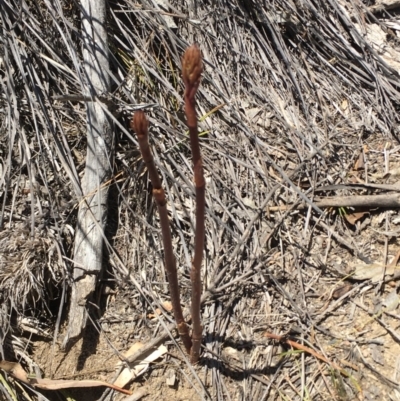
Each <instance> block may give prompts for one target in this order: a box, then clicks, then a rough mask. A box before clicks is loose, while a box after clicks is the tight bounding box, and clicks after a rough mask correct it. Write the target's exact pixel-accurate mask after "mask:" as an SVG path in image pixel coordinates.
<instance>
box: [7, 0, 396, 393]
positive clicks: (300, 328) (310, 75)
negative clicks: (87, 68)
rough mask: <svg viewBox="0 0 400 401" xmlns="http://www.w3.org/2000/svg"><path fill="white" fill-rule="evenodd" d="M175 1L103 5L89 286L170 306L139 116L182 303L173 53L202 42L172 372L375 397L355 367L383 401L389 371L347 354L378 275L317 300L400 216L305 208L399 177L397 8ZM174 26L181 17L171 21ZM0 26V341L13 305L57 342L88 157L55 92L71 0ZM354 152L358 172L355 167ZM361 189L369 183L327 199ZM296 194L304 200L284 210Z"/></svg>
mask: <svg viewBox="0 0 400 401" xmlns="http://www.w3.org/2000/svg"><path fill="white" fill-rule="evenodd" d="M182 3H183V2H181V1H175V0H174V1H171V7H170V10H169V12H168V13H166V12H164V11H162V10H161V9H160V8H157V7H156V6H155V5H154V4H155V3H153V2H152V1H140V2H133V1H126V0H121V1H119V2H118V1H116V2H110V3H109V7H110V9H109V10H108V13H109V39H110V53H111V71H112V74H113V88H114V91H113V93H111V94H105V95H107V96H105V99H100V100H98V101H104V104H107V105H110V106H112V107H111V108H112V109H113V113H114V114H113V115H114V120H115V127H116V129H115V140H116V149H115V160H114V180H113V181H112V182H110V183H109V185H111V199H110V208H111V209H110V210H111V212H110V221H109V226H108V231H107V233H106V235H107V237H108V244H107V249H108V254H107V255H106V257H105V268H106V269H107V274H105V276H104V277H105V278H104V280H103V284H104V282H105V281H106V282H107V283H109V284H110V283H111V284H110V285H111V286H112V287H113V288H114V289H116V290H121V291H122V288H123V289H124V291H127V288H128V289H129V293H130V294H131V296H132V298H134V299H135V302H137V306H138V307H140V308H142V309H143V311H145V312H144V313H145V314H146V312H147V311H151V310H152V309H153V308H157V307H158V305H159V304H160V303H161V302H163V301H164V300H166V299H168V291H167V286H166V277H165V271H164V269H163V263H162V260H163V255H162V249H161V247H160V244H161V239H160V228H159V223H158V218H157V214H156V213H154V205H153V203H152V198H151V190H150V188H149V184H148V180H147V175H146V172H145V171H144V169H143V163H142V161H141V158H140V156H139V152H138V148H137V142H136V139H135V138H134V137H133V136H132V133H131V132H129V131H128V128H127V127H128V120H129V118H130V116H131V112H132V110H133V109H135V108H141V107H144V108H146V110H147V114H148V115H149V116H150V121H151V131H150V141H151V145H152V150H153V153H154V158H155V162H156V165H157V166H158V168H159V169H160V171H161V174H162V178H163V182H164V186H165V188H166V191H167V197H168V202H169V203H168V208H169V213H170V218H171V221H172V236H173V241H174V246H175V254H176V257H177V262H178V263H177V265H178V270H179V275H180V279H181V285H182V299H183V300H184V302H185V304H184V306H185V307H186V306H189V303H190V301H189V300H190V293H189V288H190V280H189V276H188V274H189V271H190V266H191V260H190V259H191V256H192V254H193V235H194V229H193V228H194V212H195V196H194V186H193V183H192V176H193V172H192V169H191V158H190V150H189V141H188V139H189V138H188V130H187V127H186V126H185V123H184V120H183V117H182V115H183V109H182V108H183V98H182V96H183V85H182V81H181V79H180V58H181V56H182V53H183V50H184V49H185V48H186V47H187V46H188V45H189V44H191V43H193V42H197V43H198V44H199V46H200V48H201V50H202V53H203V57H204V63H205V72H204V78H203V81H202V86H201V87H200V89H199V94H198V97H197V101H198V107H199V114H200V122H199V126H200V130H201V134H200V137H201V140H200V145H201V148H202V152H203V160H204V170H205V178H206V186H207V192H206V204H207V210H206V252H205V261H204V263H203V280H204V288H205V290H207V289H212V293H210V292H209V293H208V294H209V295H208V299H207V302H206V303H205V305H204V307H203V311H202V314H203V317H204V321H203V325H204V334H205V342H204V346H205V350H204V352H203V356H202V357H203V359H202V363H201V364H200V366H198V367H197V368H196V370H193V369H191V368H190V367H189V366H190V365H189V364H188V363H183V364H180V365H179V369H180V372H181V375H182V377H186V378H187V379H182V380H183V381H185V380H187V382H188V383H192V384H193V388H194V389H196V391H198V397H199V399H201V398H202V399H207V398H211V399H218V400H225V399H227V400H234V399H243V400H245V399H246V400H266V399H268V400H300V399H301V400H332V399H338V400H339V399H340V400H346V399H353V397H356V396H358V397H359V398H360V397H361V396H360V394H361V393H360V389H362V390H363V394H364V395H365V394H369V393H371V394H372V390H371V389H370V387H369V382H370V381H371V379H370V378H368V380H367V379H366V377H367V374H366V373H363V374H364V376H363V375H362V374H361V373H362V372H361V371H363V370H365V369H366V368H365V366H367V365H370V368H371V369H366V370H367V371H368V372H371V374H372V377H376V376H378V377H379V380H378V381H379V382H380V383H381V384H382V386H383V387H382V388H381V390H380V391H381V395H382V397H383V398H381V399H389V398H388V397H389V396H390V397H392V399H396V398H395V396H396V395H395V393H394V390H393V388H395V387H397V384H394V382H395V381H396V378H395V377H388V373H387V370H386V369H385V368H383V367H382V365H380V364H379V363H377V362H374V360H368V361H367V359H366V356H365V353H364V356H363V355H362V352H361V351H363V349H362V347H363V346H364V345H365V344H367V345H368V344H369V343H370V342H373V341H375V340H376V338H379V336H381V334H379V335H378V334H376V333H375V332H374V333H375V334H376V335H377V336H378V337H374V336H372V331H371V332H369V333H366V334H358V333H357V332H353V331H352V330H353V329H354V327H353V326H355V327H357V325H358V322H357V319H358V318H359V319H361V320H362V319H364V320H365V317H364V318H363V317H362V316H364V315H360V313H361V312H360V309H357V307H356V306H354V307H353V306H352V305H355V304H352V303H351V302H350V301H351V300H355V299H358V298H359V297H361V295H362V294H364V295H365V296H367V295H368V294H369V295H370V298H368V299H369V300H370V299H372V298H373V290H374V289H375V287H376V286H377V285H374V286H371V285H370V284H369V283H368V282H361V284H357V283H355V285H354V287H353V289H352V292H351V293H348V294H345V295H344V296H343V297H342V298H340V297H339V300H337V301H335V300H333V299H332V293H333V291H334V290H336V289H337V287H338V285H339V284H341V283H342V279H343V277H345V276H346V273H347V272H346V266H347V265H348V262H349V261H350V260H356V258H355V256H358V257H359V258H360V259H362V260H364V261H375V260H376V259H377V258H380V257H382V258H384V259H385V261H386V260H387V257H388V255H390V254H391V253H393V252H394V251H395V249H396V246H397V240H396V238H395V236H388V235H386V236H385V235H383V234H376V233H375V234H374V233H373V230H378V231H379V232H389V231H395V230H396V224H398V222H399V216H398V212H397V211H389V212H385V213H381V212H380V211H379V210H378V211H376V210H375V211H369V215H368V217H367V218H366V217H364V222H363V223H362V224H360V223H359V224H358V226H357V225H356V226H353V225H349V224H348V223H346V222H345V221H344V219H343V218H342V217H341V216H340V214H339V213H335V212H334V211H322V210H321V209H320V208H319V207H318V206H316V205H315V204H314V203H313V199H314V193H315V194H317V193H318V195H321V190H319V191H318V189H320V188H321V187H326V186H328V185H338V184H348V183H349V182H352V179H353V178H352V177H353V176H354V175H356V176H357V179H358V181H359V182H361V184H362V183H363V182H377V183H386V182H387V181H390V180H391V181H394V180H396V174H397V173H395V171H397V170H398V168H399V160H398V155H397V153H398V147H397V143H398V134H399V100H400V91H399V84H398V82H399V76H398V71H399V66H400V64H399V63H398V61H397V57H399V60H400V56H398V54H399V53H398V50H399V44H398V39H397V34H396V32H397V31H396V29H397V28H393V26H394V24H393V21H394V17H393V18H392V17H390V15H389V14H371V13H369V12H368V8H367V6H366V5H364V4H363V3H362V2H359V3H356V2H344V1H343V2H341V1H336V0H331V1H325V2H319V1H312V0H307V1H305V2H302V3H301V5H300V4H298V3H297V2H289V1H284V0H276V1H274V2H272V3H268V7H267V6H266V5H263V4H262V2H261V1H259V0H254V1H244V0H243V1H239V0H232V1H230V2H228V1H223V0H217V1H215V2H205V1H203V2H200V1H197V2H189V4H192V3H193V6H192V5H191V6H183V5H182ZM194 4H196V7H195V6H194ZM21 7H22V8H21ZM391 12H392V13H393V15H394V16H395V15H396V10H394V11H391ZM171 17H172V18H173V20H174V23H175V24H176V28H173V27H168V25H167V22H168V21H169V18H171ZM388 27H390V28H391V29H392V30H391V31H388ZM0 29H1V31H2V33H1V35H0V37H1V42H0V52H1V53H0V55H1V59H0V68H1V71H0V73H1V80H0V85H1V89H2V90H1V95H0V122H1V125H0V133H1V137H0V141H1V142H0V157H1V160H0V162H1V163H0V167H1V174H0V183H1V184H0V190H1V198H0V200H1V216H0V219H1V220H0V224H1V227H2V228H1V230H2V231H1V232H0V244H1V247H0V283H1V288H2V291H1V298H2V302H3V309H2V316H1V323H2V326H1V328H0V333H1V336H2V339H4V336H5V333H7V332H8V330H9V328H10V319H11V322H12V323H13V325H12V327H13V328H14V329H13V330H14V331H15V330H16V328H15V325H14V321H13V318H14V315H15V316H16V315H23V316H25V315H26V316H32V317H34V318H37V319H39V320H46V321H48V322H50V324H52V329H53V333H55V334H54V335H55V336H57V333H58V332H59V330H60V319H61V317H62V314H63V313H64V312H65V311H64V310H63V309H65V305H64V304H63V302H59V301H60V298H61V297H62V296H63V295H62V294H64V292H63V288H66V289H68V287H69V285H70V277H71V269H72V264H71V259H72V258H73V255H72V254H71V252H72V239H73V235H74V228H75V224H76V211H77V206H78V202H79V197H80V194H81V187H80V177H81V175H82V171H83V167H84V157H85V152H86V150H85V146H86V140H85V129H86V128H85V127H86V121H85V118H86V114H85V104H84V102H83V101H62V100H63V99H62V98H60V96H61V97H62V96H64V95H66V94H70V95H77V96H78V99H79V95H80V93H81V88H82V84H83V82H84V80H85V77H84V76H82V72H81V71H82V65H81V59H82V58H81V54H80V37H79V9H78V5H77V4H75V3H71V2H61V1H54V2H39V3H35V2H31V1H28V2H27V3H25V2H22V3H21V2H18V1H11V2H10V3H7V2H5V1H0ZM372 31H373V32H375V34H380V35H381V36H379V35H378V36H371V32H372ZM393 32H394V37H393V36H391V33H393ZM377 37H383V38H384V40H385V43H379V41H377V39H376V38H377ZM385 46H386V47H385ZM64 100H65V98H64ZM360 155H361V157H362V159H363V162H364V164H363V169H364V170H361V171H358V172H357V171H355V170H354V166H355V163H356V161H357V160H359V158H360ZM396 169H397V170H396ZM317 191H318V192H317ZM356 193H358V194H363V193H364V194H366V193H369V194H372V193H378V191H377V190H376V191H375V190H373V189H370V188H368V189H364V190H363V191H361V192H360V191H358V190H356V189H353V188H350V189H338V190H332V189H330V190H325V191H322V194H323V195H346V194H356ZM300 202H303V203H305V204H306V205H308V207H307V208H306V209H305V211H304V210H302V211H297V210H296V204H298V203H300ZM279 205H293V208H291V209H289V210H288V211H286V212H279V211H278V212H274V213H269V211H268V206H270V207H271V206H279ZM368 219H369V220H368ZM370 228H372V230H371V229H370ZM379 235H380V236H379ZM378 287H379V288H380V285H378ZM17 289H18V290H17ZM385 291H386V292H385ZM388 292H390V291H389V290H387V289H386V290H385V288H383V289H382V290H381V292H380V293H379V294H380V295H381V297H382V298H383V299H384V296H385V294H387V293H388ZM371 294H372V295H371ZM369 295H368V296H369ZM55 299H56V300H57V299H58V301H57V302H55V301H54V300H55ZM371 305H372V304H371ZM352 308H353V309H352ZM354 308H355V309H354ZM371 308H372V306H371ZM371 308H369V309H371ZM367 309H368V308H367ZM355 310H357V311H358V312H357V313H356V312H355ZM350 312H351V313H352V314H351V313H350ZM362 313H364V312H362ZM104 316H107V315H106V314H105V315H104ZM104 316H103V319H104ZM343 316H345V318H344V317H343ZM360 316H361V317H360ZM94 318H95V320H96V316H94ZM119 318H120V319H121V321H122V320H123V319H129V318H130V317H129V316H128V315H126V316H122V315H120V316H119ZM165 319H168V317H167V316H166V317H165ZM392 319H395V318H394V317H392ZM347 321H350V322H351V323H348V325H347V326H346V322H347ZM98 323H99V325H100V326H101V323H102V320H101V319H100V320H98ZM130 324H132V322H131V323H130ZM390 324H391V323H390ZM347 329H348V331H347ZM134 331H135V333H136V334H135V335H136V336H137V337H146V336H148V337H153V338H154V337H157V336H158V335H159V334H160V333H161V332H164V329H163V326H152V325H151V324H150V323H148V322H147V321H146V319H138V320H135V327H134ZM266 331H267V332H273V333H277V334H285V333H290V334H292V335H294V336H295V338H296V340H297V341H298V342H304V345H307V346H308V347H312V348H314V350H316V351H318V352H319V353H321V354H324V355H326V357H328V359H333V360H335V363H337V364H339V365H340V366H342V367H343V368H344V369H346V370H347V371H348V372H349V373H350V377H345V376H340V375H338V374H337V372H336V371H335V370H333V371H332V370H330V367H329V365H327V364H324V363H322V362H321V361H318V360H316V359H315V358H313V357H312V356H310V355H308V354H306V353H302V354H300V356H299V357H296V356H293V355H292V353H291V352H289V353H287V354H285V355H283V356H282V357H281V358H278V357H277V353H278V354H279V352H280V350H279V347H278V344H276V343H274V342H272V341H270V340H267V339H266V338H265V336H264V333H265V332H266ZM15 333H17V331H15ZM385 333H386V334H387V333H388V332H387V331H385ZM375 334H374V335H375ZM386 334H385V335H386ZM382 336H383V334H382ZM332 339H335V341H336V342H333V340H332ZM57 341H59V339H58V338H57ZM385 341H386V340H385ZM10 344H11V343H10ZM379 344H381V345H382V343H379ZM384 344H386V343H384ZM386 345H387V344H386ZM10 346H11V345H10ZM285 350H288V349H287V348H285ZM1 351H2V353H3V355H4V352H5V353H6V354H7V353H8V355H9V352H10V350H9V348H6V347H4V346H3V349H2V350H1ZM120 351H121V350H120ZM122 351H123V350H122ZM359 351H360V352H359ZM110 352H112V351H111V350H110ZM359 354H360V355H362V358H364V361H363V359H362V358H359V357H357V355H359ZM368 355H369V354H368ZM343 361H344V362H343ZM346 361H347V363H348V364H350V365H357V364H359V370H358V371H357V370H352V367H351V366H347V365H346V366H344V365H343V363H345V362H346ZM186 362H187V361H186ZM392 362H393V361H392ZM394 365H395V362H393V366H394ZM391 366H392V365H391ZM353 367H354V366H353ZM360 370H361V371H360ZM368 374H369V373H368ZM379 375H380V376H379ZM150 377H151V375H150ZM382 377H383V379H382ZM0 386H2V385H1V384H0ZM378 387H379V386H378ZM4 391H5V390H4V387H3V392H4ZM20 397H21V398H20V399H24V396H23V395H21V396H20ZM346 397H347V398H346ZM149 399H152V398H149Z"/></svg>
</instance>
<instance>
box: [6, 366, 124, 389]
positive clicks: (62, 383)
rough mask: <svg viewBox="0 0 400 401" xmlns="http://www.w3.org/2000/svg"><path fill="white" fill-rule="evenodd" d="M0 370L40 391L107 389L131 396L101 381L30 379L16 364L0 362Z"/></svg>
mask: <svg viewBox="0 0 400 401" xmlns="http://www.w3.org/2000/svg"><path fill="white" fill-rule="evenodd" d="M0 369H3V370H4V371H5V372H7V373H9V374H10V375H11V376H13V377H14V378H15V379H17V380H20V381H22V382H24V383H27V384H29V385H31V386H33V387H35V388H39V389H42V390H61V389H65V388H82V387H101V386H104V387H109V388H112V389H113V390H116V391H119V392H121V393H124V394H129V395H130V394H132V391H130V390H125V389H123V388H121V387H118V386H116V385H114V384H110V383H107V382H103V381H101V380H52V379H37V378H35V377H30V376H28V374H27V373H26V372H25V370H24V369H23V367H22V366H21V365H20V364H19V363H16V362H8V361H0Z"/></svg>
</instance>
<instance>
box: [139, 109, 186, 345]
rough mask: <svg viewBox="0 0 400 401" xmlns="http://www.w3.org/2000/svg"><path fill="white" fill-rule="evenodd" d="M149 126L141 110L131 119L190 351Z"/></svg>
mask: <svg viewBox="0 0 400 401" xmlns="http://www.w3.org/2000/svg"><path fill="white" fill-rule="evenodd" d="M148 127H149V122H148V120H147V117H146V115H145V114H144V112H143V111H140V110H139V111H136V112H135V114H134V115H133V118H132V120H131V129H132V130H134V131H135V132H136V135H137V138H138V142H139V147H140V152H141V154H142V157H143V161H144V162H145V163H146V167H147V171H148V173H149V178H150V181H151V184H152V186H153V197H154V200H155V201H156V204H157V208H158V214H159V215H160V225H161V233H162V241H163V246H164V261H165V271H166V273H167V278H168V284H169V291H170V295H171V302H172V308H173V311H174V317H175V321H176V325H177V328H178V333H179V335H180V337H181V340H182V342H183V344H184V346H185V348H186V351H187V352H190V349H191V347H192V341H191V339H190V336H189V329H188V326H187V325H186V323H185V320H184V319H183V313H182V307H181V302H180V291H179V282H178V274H177V271H176V261H175V256H174V251H173V246H172V236H171V229H170V226H169V217H168V210H167V200H166V198H165V192H164V189H163V188H162V186H161V179H160V176H159V174H158V171H157V168H156V165H155V163H154V159H153V155H152V153H151V149H150V145H149V132H148Z"/></svg>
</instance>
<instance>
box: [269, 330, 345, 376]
mask: <svg viewBox="0 0 400 401" xmlns="http://www.w3.org/2000/svg"><path fill="white" fill-rule="evenodd" d="M264 337H267V338H272V339H274V340H277V341H280V342H285V343H286V344H288V345H290V346H291V347H293V348H296V349H298V350H301V351H304V352H307V353H309V354H311V355H312V356H313V357H315V358H317V359H320V360H321V361H323V362H325V363H327V364H328V365H330V366H331V367H332V368H333V369H336V370H338V371H339V372H340V373H341V374H342V375H343V376H346V377H349V376H350V375H349V373H348V372H346V371H345V370H344V369H342V368H341V367H340V366H338V365H336V364H335V363H333V362H331V361H330V360H329V359H328V358H326V357H325V356H323V355H322V354H320V353H318V352H316V351H314V350H313V349H311V348H309V347H307V346H305V345H303V344H300V343H298V342H296V341H293V340H291V339H289V338H286V337H285V336H280V335H278V334H273V333H264Z"/></svg>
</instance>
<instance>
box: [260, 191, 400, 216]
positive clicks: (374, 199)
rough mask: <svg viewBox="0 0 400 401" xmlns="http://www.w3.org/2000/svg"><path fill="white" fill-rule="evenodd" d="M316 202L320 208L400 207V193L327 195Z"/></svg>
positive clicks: (280, 208)
mask: <svg viewBox="0 0 400 401" xmlns="http://www.w3.org/2000/svg"><path fill="white" fill-rule="evenodd" d="M314 204H315V205H316V206H318V207H320V208H326V207H364V208H375V207H379V208H398V207H400V195H399V193H397V192H394V193H386V194H379V195H352V196H337V197H333V198H332V197H327V198H324V199H321V200H314ZM291 207H293V205H282V206H271V207H268V211H269V212H277V211H286V210H288V209H290V208H291ZM308 207H309V206H308V205H305V204H300V205H298V206H295V209H296V210H301V209H305V208H308Z"/></svg>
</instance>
